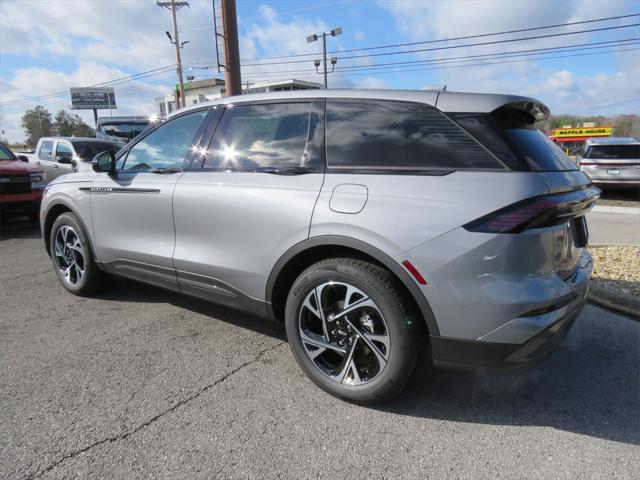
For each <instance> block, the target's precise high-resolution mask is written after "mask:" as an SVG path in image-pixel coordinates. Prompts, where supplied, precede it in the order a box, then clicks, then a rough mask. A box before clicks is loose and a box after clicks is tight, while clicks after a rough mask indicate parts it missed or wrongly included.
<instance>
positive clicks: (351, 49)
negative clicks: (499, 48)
mask: <svg viewBox="0 0 640 480" xmlns="http://www.w3.org/2000/svg"><path fill="white" fill-rule="evenodd" d="M638 16H640V13H632V14H629V15H617V16H615V17H603V18H594V19H591V20H582V21H579V22H569V23H557V24H555V25H544V26H539V27H529V28H520V29H517V30H504V31H502V32H491V33H482V34H475V35H465V36H462V37H451V38H440V39H436V40H423V41H420V42H407V43H396V44H387V45H378V46H374V47H362V48H350V49H346V50H336V51H332V52H327V53H330V54H334V53H348V52H361V51H366V50H379V49H385V48H397V47H408V46H412V45H424V44H429V43H440V42H451V41H456V40H469V39H471V38H482V37H492V36H498V35H507V34H512V33H522V32H531V31H535V30H545V29H548V28H559V27H569V26H573V25H582V24H587V23H596V22H605V21H609V20H619V19H621V18H629V17H638ZM316 55H318V54H317V53H299V54H296V55H280V56H275V57H261V58H247V59H245V61H247V62H253V61H260V60H276V59H280V58H296V57H310V56H316Z"/></svg>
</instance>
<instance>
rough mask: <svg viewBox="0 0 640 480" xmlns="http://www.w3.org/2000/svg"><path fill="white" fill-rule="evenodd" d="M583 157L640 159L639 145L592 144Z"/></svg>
mask: <svg viewBox="0 0 640 480" xmlns="http://www.w3.org/2000/svg"><path fill="white" fill-rule="evenodd" d="M585 158H596V159H602V160H605V159H606V160H622V159H629V160H638V159H640V145H594V146H592V147H591V148H589V151H588V152H587V155H586V156H585Z"/></svg>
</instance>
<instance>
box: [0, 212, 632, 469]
mask: <svg viewBox="0 0 640 480" xmlns="http://www.w3.org/2000/svg"><path fill="white" fill-rule="evenodd" d="M0 282H1V284H2V288H1V289H0V297H1V305H2V312H1V314H0V318H1V320H0V352H1V353H0V355H1V356H0V358H1V360H0V363H1V367H2V373H3V374H2V376H1V377H0V392H1V393H0V396H1V400H0V401H1V403H0V477H1V478H142V477H144V478H188V479H191V478H274V477H278V478H296V479H297V478H419V479H426V478H434V479H437V478H444V477H455V478H488V477H491V478H505V479H513V478H637V472H638V469H640V464H639V458H640V446H639V445H640V414H639V412H640V399H639V391H640V385H639V376H638V366H639V365H640V342H639V341H638V340H639V338H640V324H639V323H638V322H635V321H633V320H630V319H628V318H625V317H620V316H617V315H614V314H612V313H609V312H607V311H604V310H601V309H598V308H596V307H593V306H589V307H587V308H586V310H585V311H584V313H583V314H582V315H581V317H580V318H579V319H578V322H577V324H576V326H575V328H574V329H573V330H572V331H571V333H570V334H569V336H568V337H567V339H566V340H565V342H564V343H563V344H562V346H561V347H560V348H559V350H558V351H556V352H555V353H554V354H552V355H551V356H549V357H548V358H546V359H545V360H543V361H542V362H540V363H537V364H536V365H534V366H531V367H529V368H526V369H518V370H511V371H501V372H475V373H469V372H460V371H444V370H442V371H437V372H433V373H430V372H428V371H426V370H425V372H423V373H421V374H420V375H418V377H417V378H416V379H415V380H414V381H413V383H412V384H411V386H410V388H409V389H408V391H407V392H406V393H405V394H404V395H402V396H401V397H400V398H398V399H396V400H395V401H394V402H392V403H390V404H387V405H382V406H377V407H362V406H357V405H352V404H348V403H345V402H341V401H339V400H337V399H335V398H333V397H331V396H329V395H327V394H325V393H324V392H322V391H321V390H319V389H318V388H316V387H315V386H314V385H313V384H311V382H310V381H309V380H307V379H306V377H305V376H304V375H303V374H302V372H301V371H300V370H299V369H298V367H297V365H296V364H295V362H294V360H293V358H292V356H291V354H290V352H289V349H288V346H287V344H286V340H285V338H284V332H283V328H282V326H281V325H279V324H271V323H265V322H263V321H262V320H259V319H256V318H253V317H250V316H247V315H245V314H240V313H236V312H234V311H231V310H226V309H223V308H220V307H217V306H215V305H210V304H206V303H204V302H199V301H196V300H191V299H187V298H181V297H179V296H177V295H174V294H172V293H167V292H164V291H160V290H156V289H154V288H150V287H146V286H142V285H139V284H136V283H133V282H128V281H124V280H115V281H114V284H113V288H112V289H111V291H110V292H108V293H106V294H102V295H100V296H97V297H95V298H77V297H74V296H72V295H70V294H68V293H66V292H65V291H64V290H63V288H62V287H61V286H60V285H59V283H58V281H57V280H56V278H55V275H54V273H53V271H52V268H51V264H50V261H49V258H48V257H47V256H46V254H45V251H44V248H43V246H42V242H41V240H40V237H39V230H38V227H37V226H35V225H34V224H29V223H27V222H26V221H22V220H17V219H16V220H14V221H10V222H7V223H3V224H2V227H1V240H0ZM634 472H636V473H634Z"/></svg>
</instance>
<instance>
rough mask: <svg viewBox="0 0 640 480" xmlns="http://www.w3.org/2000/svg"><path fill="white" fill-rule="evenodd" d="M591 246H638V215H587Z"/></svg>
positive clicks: (639, 227)
mask: <svg viewBox="0 0 640 480" xmlns="http://www.w3.org/2000/svg"><path fill="white" fill-rule="evenodd" d="M587 225H589V243H590V244H592V245H640V213H604V212H590V213H588V214H587Z"/></svg>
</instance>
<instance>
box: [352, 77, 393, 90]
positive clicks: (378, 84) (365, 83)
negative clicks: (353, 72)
mask: <svg viewBox="0 0 640 480" xmlns="http://www.w3.org/2000/svg"><path fill="white" fill-rule="evenodd" d="M356 88H376V89H384V88H390V87H389V85H388V84H387V82H385V81H384V80H382V79H380V78H378V77H374V76H371V77H365V78H362V79H359V80H357V81H356Z"/></svg>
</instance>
